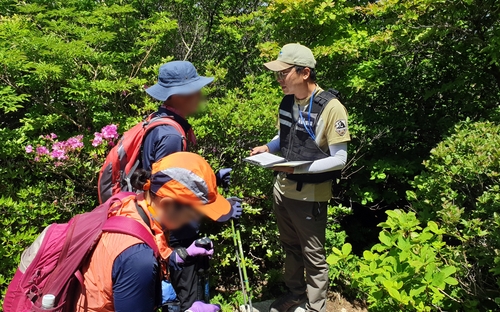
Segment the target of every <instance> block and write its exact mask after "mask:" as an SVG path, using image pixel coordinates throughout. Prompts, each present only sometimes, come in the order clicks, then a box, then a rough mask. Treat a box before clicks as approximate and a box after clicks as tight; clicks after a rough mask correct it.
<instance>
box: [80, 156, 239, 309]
mask: <svg viewBox="0 0 500 312" xmlns="http://www.w3.org/2000/svg"><path fill="white" fill-rule="evenodd" d="M132 182H133V184H134V187H135V188H136V189H141V190H144V193H142V194H139V195H132V194H131V195H130V196H128V197H126V198H124V199H123V200H122V201H121V203H120V205H119V206H118V207H115V209H111V212H110V214H111V215H112V216H114V215H119V216H126V217H129V218H132V219H135V220H136V221H138V222H139V223H141V224H142V225H143V226H144V227H145V228H146V229H147V230H148V231H149V232H150V233H151V235H152V237H153V238H154V241H155V242H156V245H157V246H158V251H159V252H158V253H159V256H158V258H156V257H155V253H154V250H153V249H152V248H151V247H149V245H148V244H145V243H144V242H143V241H141V240H140V239H138V238H136V237H132V236H130V235H127V234H122V233H108V232H104V233H103V234H102V237H101V239H100V240H99V242H98V243H97V246H96V248H95V250H94V252H93V253H92V256H91V257H90V260H89V262H88V264H87V265H86V266H84V268H83V270H82V273H83V283H84V287H82V289H83V290H82V291H81V292H80V294H79V296H78V297H77V306H76V311H104V312H106V311H120V312H127V311H134V312H137V311H144V312H152V311H155V309H156V308H158V306H159V305H160V304H161V280H162V277H163V276H162V275H163V274H164V273H165V272H166V268H167V266H168V263H167V261H169V258H172V259H173V260H172V259H170V261H180V262H182V261H183V260H184V259H185V258H188V257H197V256H211V255H212V254H213V246H211V247H210V248H199V247H197V246H195V245H193V246H190V247H188V248H186V249H185V250H183V251H182V255H179V254H178V252H173V251H172V249H171V248H170V247H169V246H168V244H167V239H166V237H165V234H164V233H168V231H169V230H175V229H177V228H180V227H181V226H183V225H185V224H188V223H190V222H197V221H199V219H201V218H202V217H203V216H207V217H209V218H211V219H213V220H217V219H219V218H220V217H221V216H223V215H226V214H228V213H229V211H230V209H231V207H230V204H229V202H228V201H227V200H226V199H225V198H224V197H222V196H221V195H220V194H219V193H218V192H217V185H216V177H215V174H214V172H213V170H212V168H211V167H210V165H209V164H208V163H207V162H206V160H205V159H203V158H202V157H201V156H199V155H196V154H193V153H187V152H179V153H174V154H171V155H169V156H167V157H165V158H163V159H161V160H160V161H158V162H156V163H155V164H153V166H152V171H151V172H147V171H145V170H139V171H137V172H136V173H135V174H134V176H133V177H132ZM219 310H220V306H218V305H212V304H205V303H202V302H195V303H194V304H193V305H192V306H191V308H189V309H188V311H192V312H199V311H207V312H215V311H219Z"/></svg>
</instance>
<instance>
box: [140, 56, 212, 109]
mask: <svg viewBox="0 0 500 312" xmlns="http://www.w3.org/2000/svg"><path fill="white" fill-rule="evenodd" d="M212 81H214V78H213V77H203V76H199V75H198V73H197V72H196V68H194V66H193V64H191V63H190V62H186V61H173V62H168V63H166V64H163V65H161V67H160V72H159V74H158V83H157V84H155V85H154V86H151V87H149V88H147V89H146V93H147V94H149V95H151V96H152V97H153V98H155V99H157V100H158V101H166V100H167V99H168V98H169V97H170V96H172V95H174V94H180V95H186V94H192V93H195V92H198V91H200V90H201V89H202V88H203V87H204V86H206V85H208V84H209V83H211V82H212Z"/></svg>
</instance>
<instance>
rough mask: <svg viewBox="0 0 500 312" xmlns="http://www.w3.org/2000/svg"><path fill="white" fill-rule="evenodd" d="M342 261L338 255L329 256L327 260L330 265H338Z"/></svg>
mask: <svg viewBox="0 0 500 312" xmlns="http://www.w3.org/2000/svg"><path fill="white" fill-rule="evenodd" d="M339 260H340V257H338V256H336V255H329V256H328V257H327V258H326V262H327V263H328V264H329V265H336V264H337V263H338V262H339Z"/></svg>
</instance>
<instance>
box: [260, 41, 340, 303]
mask: <svg viewBox="0 0 500 312" xmlns="http://www.w3.org/2000/svg"><path fill="white" fill-rule="evenodd" d="M264 65H265V66H266V67H267V68H268V69H269V70H271V71H273V72H274V73H275V75H276V80H278V82H279V84H280V86H281V88H282V89H283V92H284V93H285V97H284V98H283V100H282V101H281V105H280V108H279V133H278V135H277V136H276V137H275V138H274V139H273V140H271V142H269V143H267V144H266V145H262V146H258V147H255V148H254V149H253V150H252V152H251V154H252V155H255V154H259V153H264V152H270V153H277V152H281V154H282V155H283V157H285V158H286V159H287V160H289V161H294V160H301V161H310V163H308V164H305V165H302V166H299V167H295V168H289V167H279V166H278V167H274V168H273V169H274V170H276V171H278V172H279V173H278V175H277V177H276V181H275V183H274V209H275V212H276V218H277V220H278V228H279V232H280V241H281V243H282V244H283V247H284V249H285V253H286V259H285V283H286V285H287V287H288V288H289V290H290V293H289V294H287V295H285V296H283V297H281V298H279V299H277V300H276V301H274V302H273V304H272V305H271V309H270V311H272V312H285V311H288V310H289V309H291V308H293V307H296V306H298V305H300V304H302V303H304V302H307V305H306V310H307V311H326V295H327V289H328V265H327V263H326V257H325V249H324V244H325V232H326V221H327V204H328V201H329V200H330V199H331V197H332V183H334V181H335V180H337V179H338V178H339V177H340V170H341V169H342V168H344V166H345V164H346V161H347V142H348V141H350V135H349V131H348V127H347V111H346V109H345V107H344V106H343V105H342V104H341V103H340V101H339V100H338V98H337V95H338V93H337V92H335V91H333V90H331V91H323V89H321V88H320V87H319V86H318V85H317V83H316V72H315V67H316V60H315V59H314V56H313V54H312V52H311V50H310V49H309V48H307V47H305V46H303V45H300V44H287V45H285V46H284V47H283V48H282V49H281V51H280V53H279V55H278V59H277V60H275V61H272V62H269V63H266V64H264ZM304 270H305V279H304Z"/></svg>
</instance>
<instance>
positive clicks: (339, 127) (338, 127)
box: [335, 119, 347, 136]
mask: <svg viewBox="0 0 500 312" xmlns="http://www.w3.org/2000/svg"><path fill="white" fill-rule="evenodd" d="M335 131H336V132H337V133H338V134H339V135H340V136H343V135H344V134H346V132H347V121H346V120H345V119H339V120H337V121H336V122H335Z"/></svg>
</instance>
